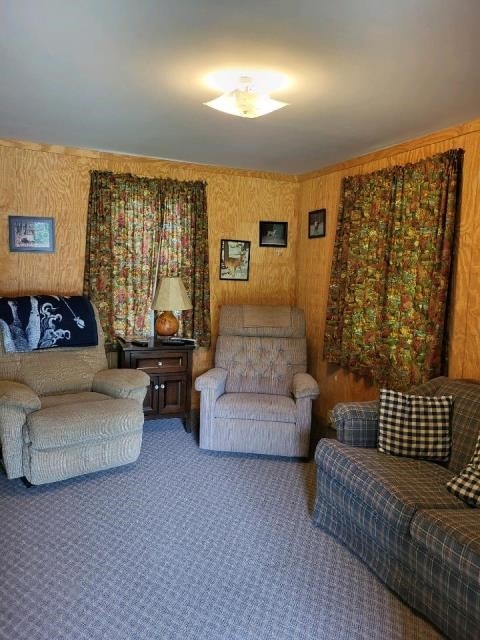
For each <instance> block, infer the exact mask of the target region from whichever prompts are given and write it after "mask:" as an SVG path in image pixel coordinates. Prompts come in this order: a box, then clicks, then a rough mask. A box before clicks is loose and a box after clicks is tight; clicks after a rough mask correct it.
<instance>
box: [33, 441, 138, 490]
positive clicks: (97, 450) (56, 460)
mask: <svg viewBox="0 0 480 640" xmlns="http://www.w3.org/2000/svg"><path fill="white" fill-rule="evenodd" d="M141 444H142V432H141V431H132V432H130V433H128V434H125V435H123V436H121V437H117V438H110V439H108V440H102V441H93V442H87V443H84V444H80V445H76V446H74V447H59V448H56V449H41V450H39V451H34V452H33V455H31V458H29V450H28V449H27V448H24V449H23V453H24V463H23V464H24V468H25V469H28V472H27V473H26V474H25V475H26V478H27V480H28V481H29V482H31V483H32V484H45V483H47V482H53V480H56V481H57V480H66V479H67V478H72V477H74V476H79V475H83V474H84V473H92V471H103V470H104V469H111V468H113V467H119V466H121V465H123V464H129V463H131V462H135V460H136V459H137V458H138V456H139V454H140V448H141Z"/></svg>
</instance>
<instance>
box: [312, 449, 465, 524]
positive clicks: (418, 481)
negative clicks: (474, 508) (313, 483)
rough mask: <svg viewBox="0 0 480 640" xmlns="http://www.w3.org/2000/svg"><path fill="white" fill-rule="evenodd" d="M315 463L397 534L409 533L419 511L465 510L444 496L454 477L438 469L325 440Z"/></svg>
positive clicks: (451, 497)
mask: <svg viewBox="0 0 480 640" xmlns="http://www.w3.org/2000/svg"><path fill="white" fill-rule="evenodd" d="M315 460H316V462H317V465H318V467H319V468H320V469H322V471H324V472H325V473H326V474H328V476H330V477H331V478H333V479H334V480H336V481H337V482H339V483H340V484H341V485H342V486H343V487H345V488H346V489H348V490H349V491H351V492H352V493H353V494H354V495H355V496H356V497H357V498H358V499H360V500H362V501H363V502H364V503H365V504H366V505H367V506H368V507H369V508H370V509H373V511H375V512H376V513H377V514H378V515H379V516H381V517H382V518H384V519H385V520H386V521H387V522H389V523H390V524H392V525H393V526H394V527H395V528H396V529H397V530H398V531H402V532H405V533H408V531H409V528H410V523H411V521H412V518H413V516H414V514H415V512H416V511H417V510H419V509H431V508H436V507H437V508H444V509H457V510H462V509H465V508H466V505H465V504H464V503H463V502H461V501H460V500H457V498H455V496H453V495H451V494H450V493H448V492H447V491H445V484H446V483H447V481H448V480H449V479H450V478H451V477H452V473H451V472H450V471H449V470H448V469H445V468H444V467H442V466H440V465H438V464H433V463H431V462H426V461H423V460H414V459H411V458H401V457H396V456H388V455H385V454H384V453H379V452H378V451H377V450H376V449H364V448H352V447H349V446H348V445H345V444H343V443H341V442H336V441H334V440H322V441H321V443H320V444H319V446H318V447H317V450H316V453H315Z"/></svg>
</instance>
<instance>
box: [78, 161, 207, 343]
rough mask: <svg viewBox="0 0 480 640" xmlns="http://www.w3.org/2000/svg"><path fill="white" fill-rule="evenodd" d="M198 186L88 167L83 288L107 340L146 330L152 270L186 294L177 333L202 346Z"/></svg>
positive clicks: (203, 236) (202, 211)
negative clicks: (173, 279) (171, 278)
mask: <svg viewBox="0 0 480 640" xmlns="http://www.w3.org/2000/svg"><path fill="white" fill-rule="evenodd" d="M205 186H206V185H205V183H203V182H178V181H175V180H161V179H156V178H141V177H137V176H132V175H130V174H113V173H110V172H100V171H92V172H91V183H90V197H89V207H88V220H87V246H86V255H85V279H84V292H85V295H88V296H89V297H90V298H91V300H92V301H93V302H94V303H95V305H96V306H97V308H98V310H99V315H100V320H101V323H102V327H103V330H104V332H105V337H106V342H107V344H113V343H114V342H115V336H116V335H117V334H119V335H132V334H136V335H149V334H150V333H151V327H150V323H149V320H150V307H151V303H152V300H153V295H154V293H155V286H156V282H155V277H156V275H157V265H158V266H159V269H158V271H159V274H160V275H162V276H165V275H179V276H181V277H182V279H183V282H184V284H185V287H186V289H187V291H188V292H189V293H190V295H191V298H192V304H193V310H192V311H189V312H185V319H184V331H183V334H184V335H186V336H189V337H194V338H196V339H197V342H198V344H199V345H200V346H208V345H209V343H210V303H209V272H208V226H207V206H206V193H205Z"/></svg>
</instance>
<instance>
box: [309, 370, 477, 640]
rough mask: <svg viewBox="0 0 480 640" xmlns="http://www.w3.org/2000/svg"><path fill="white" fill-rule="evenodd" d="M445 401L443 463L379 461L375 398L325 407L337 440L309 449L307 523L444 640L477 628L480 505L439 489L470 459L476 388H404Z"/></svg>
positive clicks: (450, 383)
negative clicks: (448, 446)
mask: <svg viewBox="0 0 480 640" xmlns="http://www.w3.org/2000/svg"><path fill="white" fill-rule="evenodd" d="M411 393H414V394H417V395H453V396H454V409H453V416H452V438H453V440H452V452H451V456H450V460H449V462H448V464H436V463H433V462H426V461H423V460H415V459H412V458H401V457H395V456H389V455H385V454H383V453H380V452H378V451H377V449H376V442H377V432H378V405H377V403H376V402H364V403H344V404H339V405H337V406H336V407H335V408H334V409H333V411H332V421H333V425H334V427H336V429H337V439H338V441H334V440H326V439H324V440H321V441H320V442H319V444H318V446H317V449H316V452H315V461H316V464H317V495H316V502H315V509H314V513H313V521H314V523H315V524H316V525H317V526H319V527H321V528H323V529H325V530H326V531H328V532H329V533H330V534H331V535H333V536H334V537H335V538H336V539H337V540H338V541H339V542H342V543H343V544H345V545H346V546H347V547H348V548H349V549H350V550H351V551H353V552H354V553H355V554H356V555H357V556H358V557H359V558H360V559H361V560H363V561H364V562H365V563H366V564H367V565H368V566H369V567H370V568H371V569H372V570H373V571H374V572H375V573H376V575H377V576H378V577H379V578H380V579H381V580H382V581H383V582H384V583H385V584H386V585H387V586H388V587H390V588H391V589H392V590H393V591H395V592H396V593H397V594H398V595H399V596H400V597H401V598H402V599H403V600H404V601H405V602H406V603H407V604H409V605H410V606H411V607H413V608H414V609H416V610H417V611H418V612H420V613H421V614H423V615H424V616H425V617H427V618H428V619H429V620H430V621H431V622H432V623H433V624H434V625H436V626H437V627H438V629H440V630H441V631H442V633H444V634H446V635H447V636H448V637H449V638H451V639H452V640H474V639H475V640H476V639H477V638H478V637H479V629H480V509H474V508H471V507H468V506H467V505H466V504H465V503H464V502H462V501H461V500H459V499H458V498H456V497H455V496H453V495H452V494H450V493H449V492H448V491H447V489H446V486H445V485H446V483H447V482H448V480H450V478H451V477H452V476H453V475H455V474H456V473H458V472H459V471H460V470H461V469H462V468H463V467H464V466H465V465H466V464H467V463H468V462H469V460H470V458H471V457H472V455H473V452H474V449H475V444H476V441H477V438H478V436H479V433H480V384H478V383H476V382H472V381H467V380H452V379H449V378H446V377H440V378H435V379H434V380H431V381H430V382H428V383H426V384H424V385H421V386H418V387H416V388H415V389H413V390H412V391H411Z"/></svg>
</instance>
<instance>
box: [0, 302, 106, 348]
mask: <svg viewBox="0 0 480 640" xmlns="http://www.w3.org/2000/svg"><path fill="white" fill-rule="evenodd" d="M0 331H1V333H2V336H3V346H4V349H5V351H6V352H7V353H12V352H16V351H18V352H20V351H35V350H36V349H51V348H52V347H89V346H93V345H96V344H98V334H97V323H96V320H95V313H94V311H93V307H92V305H91V303H90V300H88V298H85V297H84V296H68V297H59V296H22V297H19V298H1V297H0Z"/></svg>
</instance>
